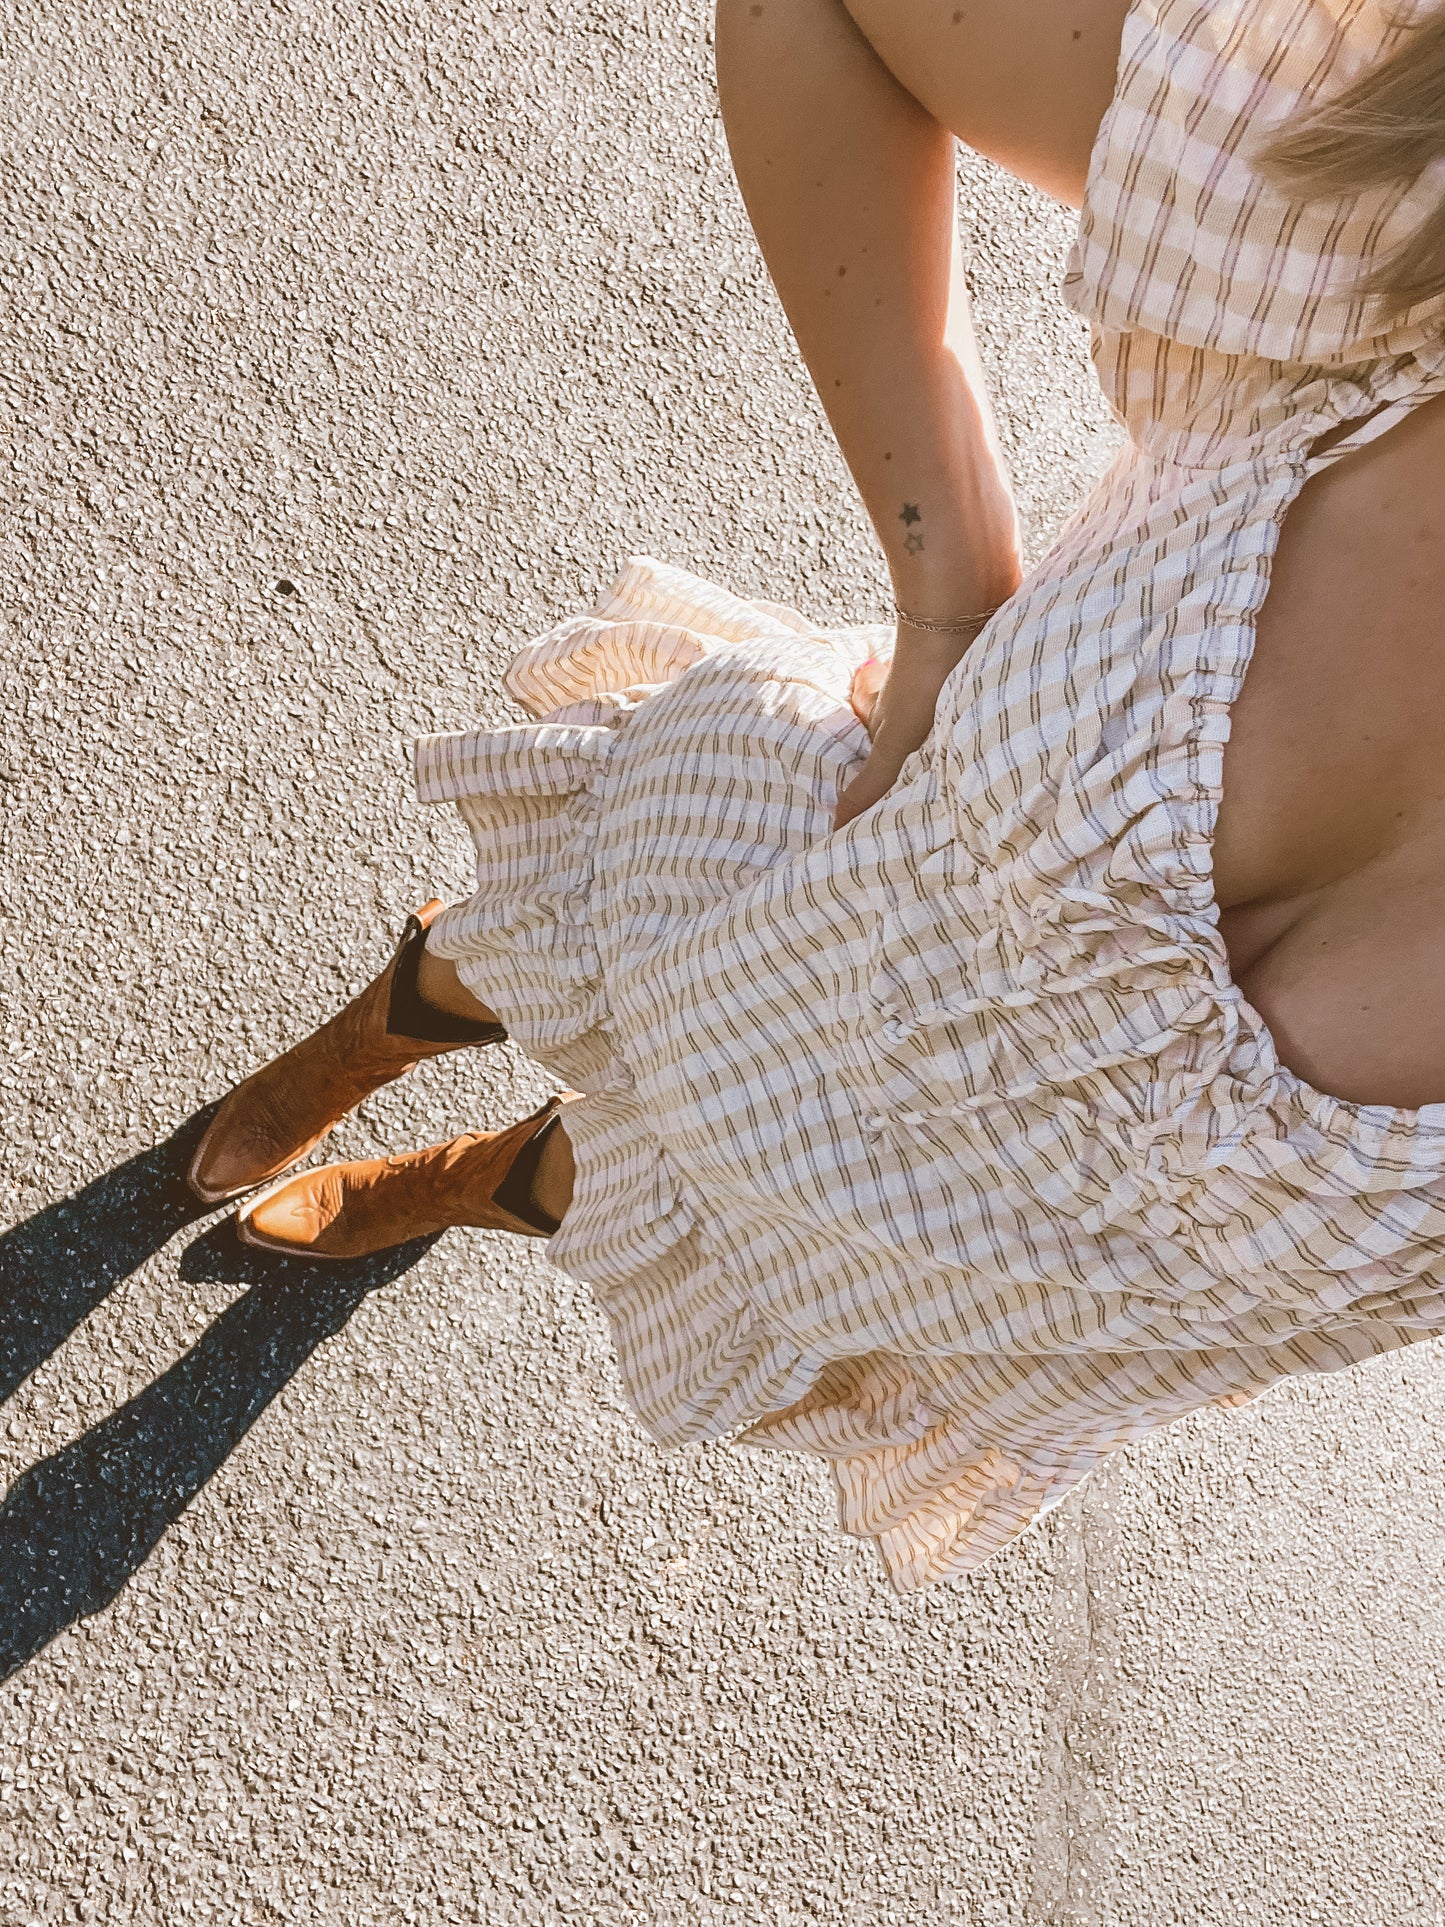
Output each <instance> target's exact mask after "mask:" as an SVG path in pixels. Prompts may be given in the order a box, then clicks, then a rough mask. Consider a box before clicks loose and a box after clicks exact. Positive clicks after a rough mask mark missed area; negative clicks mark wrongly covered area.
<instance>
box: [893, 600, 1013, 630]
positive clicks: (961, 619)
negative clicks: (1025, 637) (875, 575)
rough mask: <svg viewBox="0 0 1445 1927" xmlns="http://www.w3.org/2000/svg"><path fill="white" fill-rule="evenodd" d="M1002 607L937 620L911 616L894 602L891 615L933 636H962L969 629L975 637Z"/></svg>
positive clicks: (937, 618) (996, 606) (912, 627)
mask: <svg viewBox="0 0 1445 1927" xmlns="http://www.w3.org/2000/svg"><path fill="white" fill-rule="evenodd" d="M1002 607H1003V604H1002V603H1001V602H996V603H995V604H994V606H993V607H992V608H991V609H980V610H979V612H978V614H977V615H976V616H949V617H943V618H939V617H934V616H911V615H909V613H908V611H907V610H906V609H901V608H899V606H898V604H897V603H896V602H895V603H894V605H893V614H894V616H895V617H896V618H897V620H898V621H899V622H906V623H907V624H908V626H909V628H910V629H924V630H927V631H929V632H930V633H931V634H933V635H940V636H951V635H962V634H963V632H964V631H965V630H968V629H971V630H972V631H973V633H974V634H975V635H977V634H978V633H979V631H980V630H982V629H986V628H987V627H988V625H989V623H990V622H992V621H993V619H994V617H995V616H996V615H997V614H998V612H999V610H1000V609H1001V608H1002Z"/></svg>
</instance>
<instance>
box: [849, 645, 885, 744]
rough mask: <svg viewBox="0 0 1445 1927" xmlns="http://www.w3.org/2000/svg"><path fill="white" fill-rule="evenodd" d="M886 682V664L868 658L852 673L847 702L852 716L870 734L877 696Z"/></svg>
mask: <svg viewBox="0 0 1445 1927" xmlns="http://www.w3.org/2000/svg"><path fill="white" fill-rule="evenodd" d="M887 680H888V664H887V663H886V662H879V660H878V659H877V657H876V656H870V658H869V659H868V661H867V662H865V663H862V664H860V666H859V667H858V668H857V669H856V670H855V671H854V672H853V683H852V687H851V688H850V689H849V691H848V702H849V705H850V707H851V708H852V711H853V714H854V715H855V716H856V717H857V718H858V720H859V722H860V723H862V725H863V727H864V728H865V729H866V730H867V731H868V732H869V734H870V735H871V734H872V730H873V718H874V715H875V713H876V711H877V707H878V696H879V692H880V691H881V690H882V688H883V685H884V683H885V682H886V681H887Z"/></svg>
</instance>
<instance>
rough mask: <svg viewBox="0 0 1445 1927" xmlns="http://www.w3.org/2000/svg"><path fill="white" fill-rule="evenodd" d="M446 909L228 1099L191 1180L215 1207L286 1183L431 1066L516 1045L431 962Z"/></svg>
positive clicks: (428, 917)
mask: <svg viewBox="0 0 1445 1927" xmlns="http://www.w3.org/2000/svg"><path fill="white" fill-rule="evenodd" d="M441 907H442V906H441V904H440V903H429V904H427V905H426V906H425V907H424V908H423V909H422V910H420V911H418V913H417V914H416V916H415V917H413V918H412V919H411V920H410V922H409V923H408V925H407V930H406V935H405V936H404V937H403V939H402V942H401V944H400V946H399V948H398V949H397V952H396V955H395V956H394V957H393V958H392V960H391V962H390V963H389V964H388V965H387V966H386V968H385V970H383V971H382V972H381V974H380V975H379V976H378V977H376V978H375V979H374V980H373V981H372V982H371V983H370V984H368V985H367V987H366V989H365V990H363V991H362V992H361V994H360V996H358V997H354V998H353V999H352V1001H351V1002H350V1003H349V1004H348V1005H347V1006H346V1008H345V1009H344V1010H342V1011H340V1012H339V1013H338V1014H337V1015H336V1016H335V1017H333V1018H332V1019H331V1020H330V1022H329V1023H325V1024H323V1025H322V1026H321V1028H320V1029H319V1030H316V1031H313V1032H312V1034H311V1036H310V1037H308V1038H306V1039H305V1040H304V1041H303V1042H302V1043H300V1044H297V1045H295V1046H293V1048H292V1049H291V1050H289V1051H286V1052H284V1053H283V1054H282V1055H281V1056H280V1057H277V1058H273V1059H272V1061H271V1062H270V1063H269V1064H266V1065H263V1067H262V1068H261V1069H260V1070H259V1071H256V1072H255V1073H254V1074H253V1075H252V1076H250V1077H248V1078H247V1079H246V1080H245V1081H244V1083H241V1084H238V1085H237V1087H236V1088H235V1090H233V1091H232V1092H231V1093H230V1094H229V1096H228V1097H227V1098H226V1099H225V1101H224V1102H223V1103H222V1105H221V1107H220V1109H219V1110H218V1111H217V1113H216V1115H215V1117H214V1118H213V1119H212V1120H211V1125H210V1129H209V1130H208V1131H207V1132H206V1134H205V1136H204V1137H203V1138H202V1140H201V1142H200V1145H199V1146H198V1148H197V1150H196V1155H195V1157H194V1158H193V1159H192V1162H191V1167H190V1172H189V1174H188V1175H189V1181H190V1185H191V1189H192V1190H193V1191H194V1192H195V1193H196V1195H197V1196H198V1197H199V1198H201V1199H203V1200H204V1201H205V1203H207V1204H220V1203H222V1202H224V1201H225V1200H226V1199H228V1198H233V1197H236V1196H238V1195H239V1194H240V1193H241V1192H242V1191H249V1190H251V1189H253V1188H254V1187H255V1186H256V1185H258V1184H265V1183H267V1182H268V1181H269V1180H270V1179H272V1178H274V1177H278V1176H279V1175H280V1173H281V1172H283V1171H285V1170H288V1169H289V1168H290V1167H291V1165H293V1164H296V1163H298V1162H299V1160H300V1159H301V1158H303V1157H305V1155H306V1153H307V1152H308V1151H309V1150H311V1149H312V1148H313V1147H314V1146H315V1145H317V1144H319V1143H320V1141H321V1139H322V1138H323V1137H325V1136H326V1134H327V1132H328V1131H329V1130H330V1129H331V1128H332V1126H333V1125H334V1124H336V1123H337V1122H338V1121H339V1120H340V1119H341V1118H343V1117H345V1115H346V1114H347V1112H348V1111H351V1110H354V1109H355V1107H356V1106H357V1105H358V1104H359V1103H360V1102H361V1101H362V1099H363V1098H364V1097H368V1096H369V1095H370V1094H371V1092H373V1091H375V1090H379V1089H380V1088H381V1086H382V1085H383V1084H389V1083H391V1082H392V1080H393V1079H395V1078H398V1077H401V1076H403V1075H404V1074H405V1073H406V1072H407V1071H409V1070H411V1069H412V1068H413V1066H414V1065H416V1064H418V1063H419V1062H420V1061H421V1059H422V1058H424V1057H437V1056H440V1055H442V1054H443V1053H444V1052H446V1051H452V1050H458V1049H460V1048H462V1047H463V1046H464V1045H468V1044H472V1045H479V1044H494V1043H498V1042H500V1041H501V1039H502V1038H504V1037H505V1036H506V1031H505V1030H504V1029H503V1028H502V1026H501V1024H500V1023H498V1022H497V1020H496V1018H495V1016H494V1015H493V1014H492V1012H490V1011H488V1010H487V1009H486V1008H485V1007H484V1006H483V1005H481V1004H479V1003H478V1002H477V1001H476V999H475V998H473V997H471V996H469V995H468V993H467V992H466V991H465V990H464V989H463V988H462V986H461V985H460V983H458V982H456V972H455V971H454V970H453V969H452V967H451V966H450V965H447V964H440V965H437V963H436V960H435V959H432V958H430V957H429V953H428V952H427V950H426V947H425V944H426V931H427V929H428V927H429V926H430V924H431V922H432V920H433V918H434V917H435V916H436V915H437V913H438V911H440V909H441ZM428 963H430V964H432V965H433V966H434V968H433V969H432V970H430V971H428V970H427V965H428ZM428 980H435V981H436V983H437V984H438V986H439V990H440V993H441V994H440V995H439V997H438V1000H437V1001H436V1002H432V1001H430V1000H429V999H428V997H427V994H426V989H425V984H426V982H427V981H428ZM449 984H450V988H449Z"/></svg>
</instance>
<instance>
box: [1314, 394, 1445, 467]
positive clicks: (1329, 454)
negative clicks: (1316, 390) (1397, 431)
mask: <svg viewBox="0 0 1445 1927" xmlns="http://www.w3.org/2000/svg"><path fill="white" fill-rule="evenodd" d="M1431 399H1432V397H1431V394H1430V392H1429V391H1427V392H1426V393H1424V394H1415V395H1407V396H1406V397H1405V399H1404V400H1403V401H1392V402H1385V403H1383V404H1382V405H1381V406H1380V407H1379V408H1377V409H1376V410H1375V412H1374V413H1373V414H1372V415H1362V416H1361V417H1360V418H1359V420H1358V421H1356V423H1355V425H1354V426H1353V427H1352V428H1350V429H1349V432H1348V434H1344V435H1341V436H1340V438H1339V440H1338V441H1329V443H1328V446H1327V447H1325V448H1320V447H1319V444H1318V443H1316V445H1315V447H1314V448H1313V449H1312V450H1311V451H1310V458H1309V469H1310V473H1311V475H1317V474H1318V473H1319V472H1320V470H1321V469H1324V468H1328V467H1329V466H1330V464H1331V462H1337V461H1338V460H1339V459H1340V457H1341V455H1353V454H1354V453H1355V451H1356V449H1360V448H1368V447H1369V445H1370V443H1371V442H1373V441H1378V440H1379V438H1380V436H1381V435H1388V434H1389V432H1390V430H1391V429H1392V428H1398V427H1399V425H1400V423H1401V422H1402V421H1404V420H1405V419H1406V418H1407V416H1410V415H1413V414H1414V412H1415V410H1416V409H1417V408H1419V407H1421V406H1422V405H1423V404H1424V403H1425V402H1427V401H1429V400H1431ZM1339 426H1340V427H1348V424H1347V423H1341V424H1339ZM1333 433H1335V430H1329V431H1327V435H1326V437H1324V438H1323V439H1326V440H1328V435H1329V434H1333Z"/></svg>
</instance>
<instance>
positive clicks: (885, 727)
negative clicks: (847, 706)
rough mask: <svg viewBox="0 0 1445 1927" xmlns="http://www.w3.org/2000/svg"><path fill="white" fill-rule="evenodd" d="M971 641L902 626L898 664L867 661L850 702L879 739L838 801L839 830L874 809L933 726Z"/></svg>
mask: <svg viewBox="0 0 1445 1927" xmlns="http://www.w3.org/2000/svg"><path fill="white" fill-rule="evenodd" d="M966 640H967V638H966V637H960V636H934V635H923V634H920V633H919V632H917V631H911V630H910V631H905V630H904V628H903V627H902V625H900V627H899V632H898V642H897V647H896V648H895V650H894V654H893V661H892V663H891V664H890V663H885V662H876V661H875V662H865V663H864V664H863V666H862V668H861V669H859V670H857V671H856V672H855V674H854V677H853V686H852V689H851V690H850V692H849V701H850V702H851V703H852V705H853V713H854V714H855V715H856V716H857V718H858V720H859V721H860V722H861V723H862V725H863V727H864V728H865V729H866V730H867V732H868V734H869V735H870V736H871V737H872V738H873V748H872V749H871V751H870V752H869V755H868V760H867V762H866V763H865V764H864V765H863V767H862V769H860V770H859V772H858V774H857V775H856V776H855V777H854V778H853V780H852V782H851V783H849V784H848V786H847V788H846V789H845V790H844V791H843V793H842V795H841V796H840V797H839V798H838V808H837V811H836V812H835V814H834V817H833V827H834V829H841V828H842V827H843V825H844V824H845V823H847V822H850V821H851V820H852V818H853V817H855V816H860V815H861V814H862V812H863V811H864V810H866V809H870V808H871V807H872V805H873V804H874V803H876V802H877V801H878V800H879V798H880V797H883V796H886V795H887V794H888V792H889V790H891V789H892V787H893V785H894V784H895V783H896V782H897V781H898V772H899V771H900V770H901V769H902V767H903V765H904V763H905V762H907V760H908V758H909V757H910V756H911V755H912V754H913V752H914V750H916V749H917V748H918V747H919V745H920V744H921V743H923V742H924V741H925V740H926V738H927V736H928V732H929V730H930V729H932V727H933V712H934V710H935V709H936V708H937V706H938V693H939V691H940V690H941V689H942V688H943V685H944V683H945V682H947V680H948V678H949V676H950V675H951V674H952V673H953V670H954V669H955V668H956V666H957V665H958V663H959V662H960V661H961V660H962V657H963V649H964V644H965V642H966Z"/></svg>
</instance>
